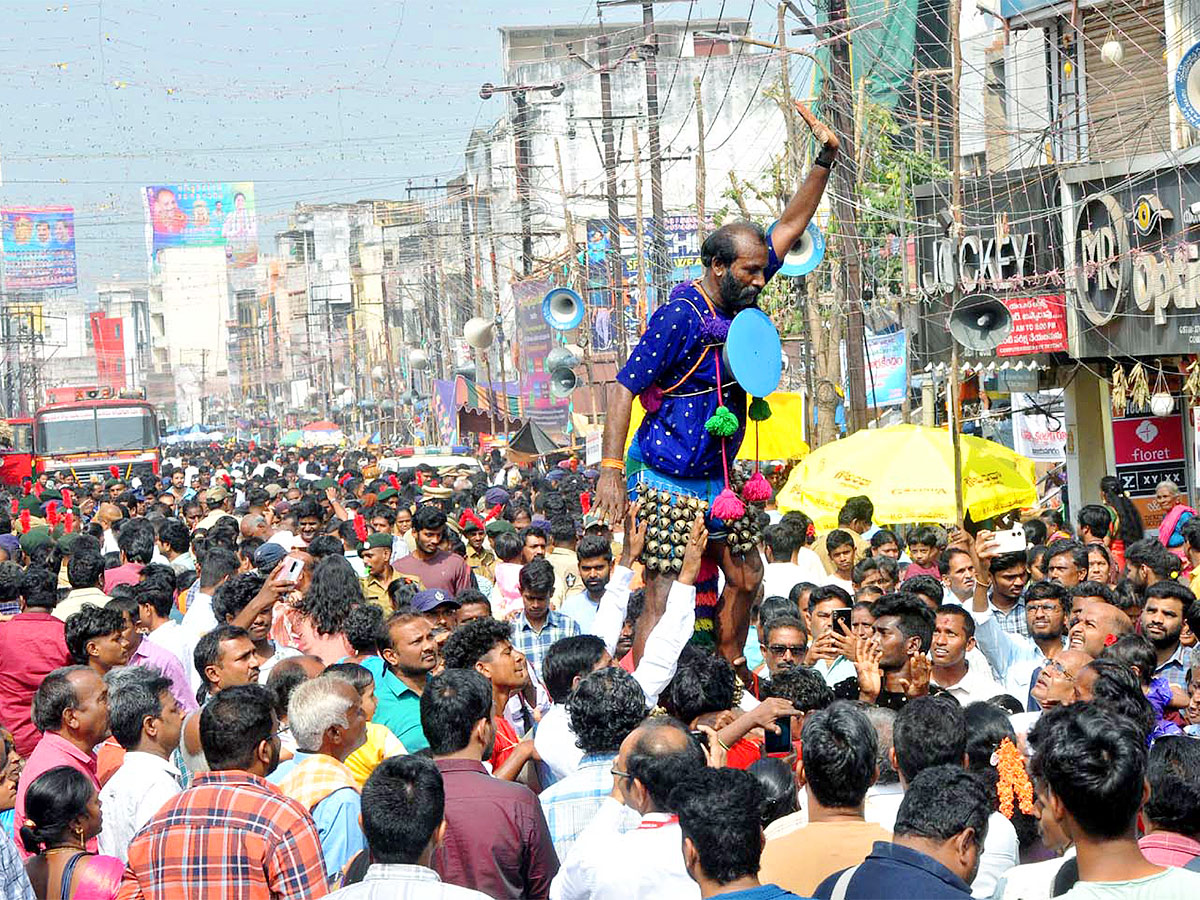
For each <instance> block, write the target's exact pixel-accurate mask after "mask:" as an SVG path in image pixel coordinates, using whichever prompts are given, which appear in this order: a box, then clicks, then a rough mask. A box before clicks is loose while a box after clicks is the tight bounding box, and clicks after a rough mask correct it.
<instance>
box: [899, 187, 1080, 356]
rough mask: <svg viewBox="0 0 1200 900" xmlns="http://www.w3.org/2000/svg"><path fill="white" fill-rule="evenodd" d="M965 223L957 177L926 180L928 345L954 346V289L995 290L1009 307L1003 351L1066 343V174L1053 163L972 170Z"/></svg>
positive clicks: (920, 253) (921, 201) (921, 229)
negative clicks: (958, 216) (956, 229)
mask: <svg viewBox="0 0 1200 900" xmlns="http://www.w3.org/2000/svg"><path fill="white" fill-rule="evenodd" d="M962 192H963V203H962V207H963V213H962V219H963V231H962V235H961V238H960V239H959V240H958V242H957V244H956V243H955V241H954V239H953V238H952V236H951V234H950V230H949V227H948V226H949V224H950V221H951V219H950V212H949V210H950V185H949V184H948V183H945V182H939V183H936V184H924V185H918V186H917V187H916V189H915V191H914V193H915V196H916V203H917V216H916V220H917V223H918V224H917V226H916V231H917V233H916V235H915V236H913V237H910V240H912V241H913V242H914V244H915V247H914V250H915V254H914V255H915V271H916V287H917V289H918V291H919V292H920V294H921V295H922V296H923V297H924V299H925V302H926V304H927V309H928V314H927V315H926V316H923V317H922V329H923V331H924V334H923V336H922V352H923V354H924V355H926V356H927V357H934V358H937V357H940V356H942V355H943V354H945V355H947V356H948V354H949V348H950V335H949V332H948V330H947V316H948V314H949V311H950V310H949V307H950V296H951V292H953V291H954V290H955V288H957V289H958V291H959V294H960V295H961V296H962V297H971V296H973V295H976V294H988V295H990V296H993V297H996V298H997V299H998V300H1000V301H1001V302H1003V303H1004V304H1005V306H1006V307H1008V310H1009V312H1010V313H1011V314H1012V317H1013V330H1012V333H1011V334H1010V335H1009V337H1008V338H1007V339H1006V340H1005V341H1004V343H1003V344H1001V345H1000V347H998V348H997V350H996V355H997V356H1028V355H1032V354H1038V353H1051V352H1058V351H1062V350H1065V349H1066V345H1067V335H1066V323H1065V310H1064V301H1063V286H1062V284H1063V280H1062V274H1061V273H1062V258H1063V255H1062V226H1061V216H1059V215H1058V214H1057V210H1058V206H1059V200H1058V192H1059V182H1058V175H1057V173H1056V171H1055V170H1054V169H1051V168H1048V167H1034V168H1029V169H1018V170H1014V171H1011V172H998V173H994V174H990V175H986V176H982V177H979V178H965V179H963V182H962Z"/></svg>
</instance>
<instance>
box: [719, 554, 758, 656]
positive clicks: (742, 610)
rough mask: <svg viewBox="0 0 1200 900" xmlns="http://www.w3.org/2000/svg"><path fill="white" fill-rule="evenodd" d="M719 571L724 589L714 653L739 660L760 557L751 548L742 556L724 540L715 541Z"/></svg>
mask: <svg viewBox="0 0 1200 900" xmlns="http://www.w3.org/2000/svg"><path fill="white" fill-rule="evenodd" d="M718 547H719V548H720V556H719V557H718V561H719V564H720V566H721V571H722V572H724V573H725V590H724V591H723V592H722V593H721V606H720V608H719V609H718V611H717V621H716V623H715V624H716V626H717V634H716V644H717V652H718V653H720V654H721V655H722V656H723V657H725V658H726V659H727V660H729V662H730V663H732V662H733V661H734V660H735V659H739V658H740V657H741V656H742V655H743V653H742V650H743V648H744V647H745V646H746V635H747V634H748V633H749V631H750V607H752V606H753V605H754V600H755V598H756V597H757V596H758V591H759V588H761V587H762V580H763V565H762V557H760V556H759V555H758V549H757V547H755V549H754V550H751V551H750V552H749V553H747V554H745V555H742V554H741V553H734V552H733V551H732V550H730V549H729V544H728V543H727V542H721V543H719V544H718Z"/></svg>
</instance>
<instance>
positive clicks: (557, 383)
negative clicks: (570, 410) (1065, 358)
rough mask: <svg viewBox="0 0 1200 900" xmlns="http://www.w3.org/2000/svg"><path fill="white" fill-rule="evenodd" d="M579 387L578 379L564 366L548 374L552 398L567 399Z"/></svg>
mask: <svg viewBox="0 0 1200 900" xmlns="http://www.w3.org/2000/svg"><path fill="white" fill-rule="evenodd" d="M578 386H579V378H578V377H577V376H576V375H575V373H574V372H572V371H571V370H570V369H568V368H567V367H566V366H559V367H558V368H557V369H552V370H551V372H550V394H551V395H552V396H554V397H569V396H570V395H571V392H572V391H574V390H575V388H576V387H578Z"/></svg>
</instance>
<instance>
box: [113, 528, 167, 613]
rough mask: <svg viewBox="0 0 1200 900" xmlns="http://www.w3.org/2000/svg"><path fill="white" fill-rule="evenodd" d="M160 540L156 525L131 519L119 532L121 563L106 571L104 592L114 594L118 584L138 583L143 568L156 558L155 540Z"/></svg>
mask: <svg viewBox="0 0 1200 900" xmlns="http://www.w3.org/2000/svg"><path fill="white" fill-rule="evenodd" d="M157 540H158V538H157V536H156V535H155V533H154V526H153V525H152V524H151V523H150V522H147V521H146V520H145V519H130V520H129V521H127V522H125V524H124V525H123V526H122V528H121V530H120V531H119V532H118V533H117V547H118V548H120V551H121V565H119V566H117V567H116V568H113V569H109V570H108V571H106V572H105V573H104V593H106V594H108V595H109V596H112V592H113V588H115V587H116V586H117V585H118V584H137V583H138V582H139V581H141V580H142V569H144V568H145V567H146V566H148V565H150V561H151V560H152V559H154V547H155V542H156V541H157Z"/></svg>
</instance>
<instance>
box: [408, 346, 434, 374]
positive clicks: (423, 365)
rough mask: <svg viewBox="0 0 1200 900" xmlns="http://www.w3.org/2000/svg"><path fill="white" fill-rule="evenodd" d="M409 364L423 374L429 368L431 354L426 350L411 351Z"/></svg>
mask: <svg viewBox="0 0 1200 900" xmlns="http://www.w3.org/2000/svg"><path fill="white" fill-rule="evenodd" d="M408 364H409V366H410V367H412V368H414V369H416V370H417V371H418V372H423V371H425V370H426V369H428V368H429V354H428V353H426V352H425V351H424V350H410V351H409V353H408Z"/></svg>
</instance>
